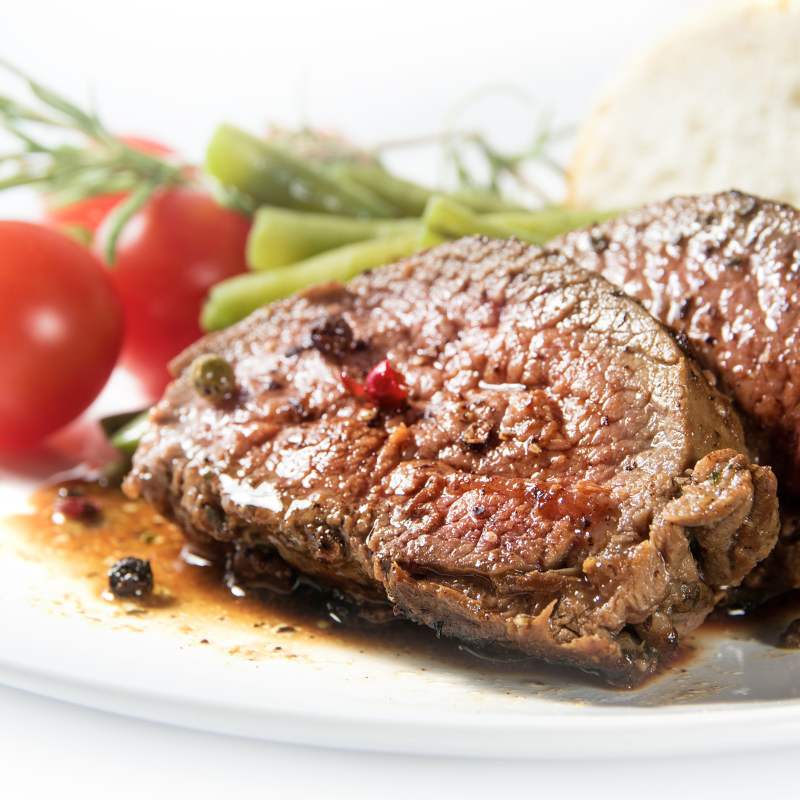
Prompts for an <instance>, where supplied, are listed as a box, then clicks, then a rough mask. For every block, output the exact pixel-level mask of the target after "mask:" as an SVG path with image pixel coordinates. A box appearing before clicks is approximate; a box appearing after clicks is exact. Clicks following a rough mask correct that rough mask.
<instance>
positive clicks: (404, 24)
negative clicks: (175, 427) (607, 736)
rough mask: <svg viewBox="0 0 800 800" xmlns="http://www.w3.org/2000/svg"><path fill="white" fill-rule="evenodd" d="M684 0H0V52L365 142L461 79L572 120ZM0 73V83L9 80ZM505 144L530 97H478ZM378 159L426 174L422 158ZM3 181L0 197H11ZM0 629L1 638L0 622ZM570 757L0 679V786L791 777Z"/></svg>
mask: <svg viewBox="0 0 800 800" xmlns="http://www.w3.org/2000/svg"><path fill="white" fill-rule="evenodd" d="M706 5H708V3H707V2H701V1H698V0H648V2H646V3H645V2H641V0H605V2H598V1H597V0H594V2H593V1H592V0H550V2H539V1H538V0H537V1H536V2H527V3H523V2H511V1H510V0H492V1H491V2H489V1H488V0H487V1H485V2H481V3H478V2H468V1H467V0H462V2H431V1H430V0H429V1H428V2H424V1H423V0H406V2H403V3H379V2H374V0H373V2H366V1H365V0H338V2H327V3H326V2H311V1H310V0H302V1H296V2H283V3H273V2H268V0H262V2H251V1H248V0H215V1H214V2H210V1H209V0H194V1H193V2H168V1H167V0H137V1H136V2H131V0H123V1H122V2H112V0H70V2H63V0H62V2H54V1H53V0H46V1H44V2H43V1H38V2H37V1H36V0H29V1H28V2H25V3H22V2H15V3H12V2H11V0H0V56H1V57H2V58H4V59H6V60H8V61H10V62H12V63H13V64H15V65H17V66H18V67H21V68H22V69H24V70H26V71H27V72H29V73H30V74H32V75H33V76H35V77H36V78H38V79H39V80H40V81H42V82H43V83H45V84H47V85H48V86H50V87H52V88H54V89H56V90H58V91H60V92H62V93H64V94H66V95H68V96H69V97H70V98H71V99H73V100H75V101H80V102H87V101H88V99H89V98H90V97H91V98H93V101H94V103H95V105H96V107H97V108H98V109H99V110H100V112H101V116H102V117H103V118H104V120H105V121H106V123H107V125H108V126H109V127H110V128H111V129H113V130H115V131H118V132H125V133H138V134H143V135H150V136H152V137H154V138H157V139H160V140H162V141H164V142H167V143H169V144H171V145H173V146H174V147H176V148H178V149H179V150H181V151H182V152H184V153H185V154H186V155H187V156H188V157H190V158H193V159H201V158H202V154H203V149H204V146H205V144H206V142H207V141H208V138H209V136H210V135H211V133H212V131H213V129H214V127H215V125H216V124H217V123H218V122H220V121H222V120H226V121H230V122H234V123H237V124H239V125H241V126H243V127H246V128H248V129H250V130H253V131H254V132H258V131H261V130H264V129H265V128H266V125H267V124H268V123H269V122H270V121H274V122H278V123H281V124H284V125H289V126H297V125H300V124H304V123H307V124H312V125H318V126H323V127H331V128H335V129H337V130H339V131H341V132H343V133H344V134H346V135H347V136H349V137H351V138H353V139H354V140H355V141H357V142H359V143H361V144H364V145H370V144H373V143H375V142H379V141H383V140H388V139H398V138H406V137H413V136H418V135H424V134H428V133H432V132H435V131H437V130H438V129H439V128H440V126H441V124H442V121H443V118H444V116H445V114H446V112H447V111H448V110H449V109H450V108H451V107H452V106H453V104H454V103H456V102H457V101H458V100H460V99H461V98H463V97H464V96H465V95H466V94H467V93H468V92H470V91H471V90H474V89H475V88H476V87H480V86H484V85H486V84H489V83H493V82H504V83H509V84H513V85H515V86H518V87H520V88H521V89H523V90H525V91H526V92H527V93H529V94H530V95H531V96H532V97H534V98H536V101H537V103H538V104H539V105H538V106H537V108H544V107H551V108H552V109H554V111H555V112H556V118H557V120H558V121H560V122H561V123H572V122H578V121H579V120H580V119H581V118H582V117H583V116H585V114H586V113H587V110H588V108H589V107H590V105H591V102H592V98H593V97H594V96H595V95H596V93H597V91H598V89H599V87H600V86H601V85H602V83H603V82H604V81H605V80H606V79H607V78H608V77H609V75H610V74H611V73H612V72H613V70H614V69H615V68H617V67H618V66H619V65H620V64H622V63H624V62H625V61H627V60H628V59H629V58H630V57H631V56H632V55H634V54H635V53H637V52H638V51H640V50H641V49H642V48H644V47H646V46H647V44H648V43H649V42H651V41H652V40H653V39H654V38H656V37H657V36H658V35H659V34H660V33H661V32H662V31H663V30H666V29H667V28H668V27H669V26H671V25H674V24H675V23H676V22H677V21H680V20H681V19H683V18H685V17H686V15H687V14H690V13H691V12H693V11H695V10H698V9H700V8H701V7H703V6H706ZM13 86H14V83H13V81H9V80H8V79H7V77H5V76H2V77H0V91H4V92H8V91H11V90H12V89H13ZM476 114H477V116H476V117H473V118H472V119H473V120H477V121H479V122H480V124H481V125H482V126H483V127H484V128H485V129H486V130H487V131H488V132H489V133H490V134H491V135H492V136H493V137H494V138H495V140H496V141H497V142H498V143H500V144H503V145H507V146H515V145H520V144H521V143H522V142H524V140H525V136H526V134H527V132H528V131H529V130H530V126H531V124H532V120H533V119H534V115H533V113H532V111H531V110H530V109H526V108H524V107H521V106H519V105H518V104H516V103H514V102H511V101H508V100H502V99H501V100H495V101H491V102H488V103H486V104H485V105H484V106H483V107H479V108H478V109H476ZM393 163H395V165H396V166H397V167H398V168H399V169H401V170H403V171H405V172H407V173H408V174H409V175H411V176H414V177H416V178H418V179H422V180H427V181H428V182H434V181H435V178H436V174H435V172H434V167H433V160H432V158H431V157H430V156H428V155H426V154H422V153H405V154H402V155H397V156H396V157H395V158H394V162H393ZM30 209H31V204H30V202H29V200H28V199H27V198H26V197H25V196H24V195H20V194H19V193H13V194H9V195H7V196H6V197H5V198H2V199H0V213H2V214H3V216H7V217H8V216H27V215H29V214H30V213H31V210H30ZM0 647H2V642H0ZM657 756H658V753H653V757H654V760H652V761H638V762H636V763H631V762H626V761H625V760H624V757H625V754H624V753H620V760H619V761H618V762H613V763H608V762H597V763H595V762H590V761H586V760H581V761H580V762H578V763H576V762H575V761H574V760H572V754H570V753H568V752H565V753H564V758H565V759H567V761H565V762H563V763H560V762H550V763H543V762H528V763H519V762H498V761H480V760H471V761H463V762H462V761H459V760H457V759H425V758H414V757H400V756H383V755H374V754H373V755H367V754H362V753H354V752H349V753H348V752H341V751H335V750H319V749H314V748H304V747H299V746H288V745H281V744H268V743H263V742H255V741H249V740H243V739H235V738H232V737H222V736H217V735H212V734H205V733H198V732H193V731H188V730H183V729H179V728H171V727H168V726H163V725H157V724H153V723H146V722H141V721H136V720H131V719H127V718H123V717H117V716H114V715H112V714H106V713H102V712H98V711H90V710H87V709H82V708H79V707H76V706H71V705H68V704H65V703H61V702H58V701H55V700H49V699H45V698H41V697H37V696H34V695H30V694H26V693H24V692H20V691H17V690H13V689H9V688H5V687H0V796H2V797H8V798H13V799H14V800H17V798H21V799H22V800H27V798H43V797H51V796H53V797H61V798H72V797H76V798H77V797H81V798H94V797H113V798H120V799H121V800H124V799H125V798H134V797H136V798H162V797H175V796H178V797H197V798H203V797H224V796H255V797H278V796H281V797H300V798H305V797H313V798H339V797H341V798H345V797H347V798H355V797H367V796H370V797H372V796H379V797H382V798H395V797H409V796H410V797H414V798H427V797H434V796H436V797H452V796H456V794H464V793H468V796H476V795H480V794H483V795H490V794H491V795H492V796H495V797H496V796H501V795H505V794H508V795H509V796H513V795H518V794H520V793H522V792H524V796H526V797H545V796H547V797H564V798H571V797H594V798H605V797H612V796H613V797H618V796H620V795H627V794H630V793H635V794H637V795H638V794H641V793H646V794H647V795H649V796H652V797H655V798H659V797H666V796H675V795H680V796H681V797H684V798H693V797H701V796H704V797H705V796H709V797H726V798H737V797H749V796H753V795H758V796H760V795H763V794H764V793H765V791H768V792H769V793H771V794H778V793H779V792H780V791H781V789H783V790H787V789H790V788H794V787H796V785H797V782H796V777H795V776H796V770H795V768H794V766H793V764H794V763H796V762H797V758H798V756H800V752H797V751H792V752H790V751H783V752H773V753H754V754H752V755H750V756H744V757H743V756H736V757H733V756H732V757H715V758H706V759H683V760H680V761H677V760H662V761H659V760H657Z"/></svg>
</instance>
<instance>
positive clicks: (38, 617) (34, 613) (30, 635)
mask: <svg viewBox="0 0 800 800" xmlns="http://www.w3.org/2000/svg"><path fill="white" fill-rule="evenodd" d="M120 387H121V384H120V383H119V382H117V383H116V384H115V386H112V389H111V390H110V393H107V394H106V396H105V398H104V399H103V400H102V401H101V403H100V406H99V407H102V408H104V409H108V408H110V407H113V406H114V404H115V403H119V402H120V400H121V398H122V397H123V396H125V397H127V402H128V404H130V397H129V392H127V391H124V392H121V391H120ZM123 388H125V387H123ZM123 404H124V403H123ZM75 442H77V443H78V445H79V444H80V437H77V438H75V437H73V451H74V452H78V453H80V446H77V450H76V449H75V446H74V445H75ZM68 463H69V458H68V457H67V456H63V455H62V456H59V457H58V459H56V460H55V461H53V460H52V454H46V453H38V454H28V455H26V457H25V458H21V459H17V460H16V462H14V463H12V464H8V463H6V464H0V512H2V513H9V512H11V511H15V512H16V511H19V510H21V509H24V508H25V506H26V498H27V497H28V495H29V493H30V491H31V490H32V489H33V488H34V487H35V485H36V484H37V482H39V481H40V480H41V479H42V478H44V477H45V476H46V475H47V474H48V473H49V472H50V471H52V470H54V469H55V468H56V467H59V468H63V467H64V466H66V465H68ZM16 542H17V540H16V539H15V536H14V534H12V532H11V530H10V529H9V528H8V526H5V527H3V526H0V681H2V682H4V683H6V684H8V685H9V686H13V687H17V688H21V689H27V690H29V691H33V692H37V693H41V694H44V695H47V696H51V697H55V698H59V699H62V700H68V701H71V702H74V703H79V704H81V705H86V706H90V707H93V708H98V709H104V710H108V711H114V712H118V713H121V714H126V715H130V716H134V717H140V718H143V719H149V720H155V721H160V722H167V723H173V724H177V725H183V726H187V727H191V728H197V729H202V730H207V731H214V732H219V733H227V734H236V735H241V736H250V737H256V738H263V739H270V740H275V741H283V742H290V743H305V744H317V745H328V746H337V747H348V748H359V749H366V750H377V751H384V752H396V753H398V752H399V753H420V754H428V755H469V756H492V757H510V756H516V757H537V758H546V757H554V758H557V757H559V756H562V757H563V756H564V755H565V754H566V753H569V754H571V756H573V757H574V756H575V755H580V756H581V757H585V758H586V757H589V758H591V757H603V756H616V757H620V756H626V757H633V756H638V755H652V754H654V753H658V754H659V755H664V756H667V755H673V756H679V755H690V754H695V755H696V754H711V753H730V752H731V751H735V750H741V751H746V750H751V751H752V750H756V749H760V748H769V747H773V746H780V745H782V746H789V745H792V744H797V743H800V652H797V651H786V650H778V649H776V648H774V647H773V646H772V644H771V642H774V641H775V639H776V637H777V633H778V630H779V627H778V626H779V624H780V623H776V625H775V626H773V627H772V628H768V629H767V630H765V631H763V632H760V633H759V635H758V636H754V635H753V634H752V633H746V632H741V633H739V634H738V635H736V636H734V635H731V634H723V633H713V634H712V633H702V632H701V634H700V635H698V636H696V637H694V638H693V640H692V642H691V645H692V646H693V647H695V648H696V650H697V652H696V654H695V656H694V657H693V658H691V659H689V660H688V661H687V662H684V663H682V664H679V665H678V666H676V667H674V668H672V669H669V670H668V671H667V672H666V674H665V675H663V676H662V677H661V678H659V679H658V680H656V681H654V682H653V683H651V684H650V685H648V686H646V687H645V688H643V689H640V690H637V691H634V692H622V691H615V690H610V689H605V688H601V687H600V686H599V684H597V683H596V682H591V681H586V680H583V679H581V677H580V675H578V674H575V673H572V672H567V671H558V670H553V669H550V668H547V667H545V666H542V665H540V664H538V663H537V662H533V661H528V662H525V663H524V664H520V665H518V668H515V669H514V671H512V672H509V671H508V670H502V669H498V668H496V667H495V666H494V665H491V664H486V663H484V662H481V661H479V660H477V659H475V661H474V664H473V663H471V662H466V663H464V662H461V661H455V660H454V659H453V658H452V652H453V649H454V646H453V645H452V644H450V643H445V642H442V643H441V647H442V657H441V658H438V657H437V655H436V651H434V655H433V656H432V655H431V651H430V650H426V651H425V652H422V651H415V650H414V649H413V648H411V649H409V650H404V649H403V648H395V649H389V650H385V651H380V650H377V649H369V648H366V649H364V650H363V651H362V650H361V649H360V648H358V647H353V646H348V645H345V644H342V643H340V642H335V641H334V642H333V643H332V642H331V641H330V640H326V641H323V640H322V639H320V638H315V639H313V640H309V639H308V638H300V639H293V638H292V637H287V636H286V635H285V634H282V633H280V632H277V631H276V630H265V629H259V630H253V629H252V627H250V628H248V629H241V630H236V629H233V630H231V629H230V627H228V628H227V629H226V630H225V631H224V632H223V631H222V629H221V628H220V629H219V630H217V631H216V632H215V633H213V634H211V635H210V637H209V638H211V639H212V640H214V641H213V642H212V645H213V646H211V647H207V646H201V645H200V644H198V642H199V634H197V633H196V632H195V631H193V630H192V629H191V626H184V627H189V628H190V629H189V630H182V629H181V628H180V627H179V626H177V624H176V625H173V626H172V627H171V628H170V627H169V626H166V627H165V626H163V625H162V626H159V625H157V624H156V625H149V624H148V622H147V620H144V619H142V618H140V617H138V616H136V615H130V616H129V615H126V614H125V613H124V612H123V611H120V609H119V608H118V607H114V608H111V607H110V606H109V604H107V603H104V601H103V600H101V599H100V598H98V597H96V596H93V595H91V594H87V589H86V587H85V586H81V585H80V584H79V583H76V582H75V581H74V580H72V579H66V578H64V577H63V576H60V575H59V574H57V573H54V572H53V569H52V565H51V564H48V562H47V559H42V560H38V559H36V558H33V559H31V558H27V559H21V558H20V557H19V550H18V548H17V546H16ZM217 634H219V635H217ZM431 636H433V633H431ZM276 648H278V649H276Z"/></svg>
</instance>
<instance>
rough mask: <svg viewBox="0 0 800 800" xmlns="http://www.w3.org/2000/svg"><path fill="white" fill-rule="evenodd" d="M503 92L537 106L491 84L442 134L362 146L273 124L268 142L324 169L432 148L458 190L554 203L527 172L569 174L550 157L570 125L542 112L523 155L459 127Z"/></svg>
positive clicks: (462, 105) (457, 111)
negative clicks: (510, 192)
mask: <svg viewBox="0 0 800 800" xmlns="http://www.w3.org/2000/svg"><path fill="white" fill-rule="evenodd" d="M501 93H504V94H509V95H511V96H514V97H516V98H517V99H519V100H521V101H522V102H523V103H525V104H527V105H533V99H532V98H531V97H530V96H528V95H527V94H526V93H525V92H523V91H522V90H520V89H519V88H518V87H515V86H510V85H507V84H490V85H487V86H484V87H481V88H480V89H477V90H476V91H474V92H471V93H470V94H469V95H467V96H466V97H465V98H464V99H463V100H462V101H461V102H459V103H457V104H456V105H455V106H454V107H453V108H452V109H451V110H450V112H449V113H448V114H447V115H446V116H445V120H444V130H443V131H441V132H439V133H435V134H431V135H424V136H418V137H414V138H412V139H397V140H390V141H385V142H382V143H379V144H377V145H375V146H373V147H369V148H362V147H359V146H358V145H356V144H354V143H353V142H351V141H349V140H347V139H345V138H343V137H341V136H339V135H337V134H335V133H331V132H329V131H324V132H321V131H318V130H315V129H314V128H312V127H310V126H304V127H302V128H300V129H298V130H291V129H288V128H283V127H279V126H275V125H273V126H271V128H270V132H269V138H270V139H271V140H273V141H275V142H277V143H278V144H280V145H282V146H284V147H286V148H287V149H288V150H290V151H291V152H292V153H293V154H294V155H296V156H298V157H300V158H303V159H308V160H310V161H314V162H316V163H319V164H321V165H324V166H327V165H331V164H335V163H336V162H342V161H345V162H350V163H360V164H376V163H380V159H381V157H382V156H383V155H384V154H386V153H388V152H389V151H391V150H398V149H404V148H410V147H424V146H430V145H434V146H438V147H439V148H440V151H441V157H440V160H441V170H440V171H441V173H442V176H443V181H442V182H443V183H450V182H452V181H453V180H454V182H455V186H454V187H453V188H455V189H458V190H467V191H475V192H482V193H487V194H491V195H496V196H497V197H502V196H503V195H504V189H505V188H506V187H508V186H509V185H511V186H516V187H517V189H518V190H520V191H521V192H528V193H531V194H533V195H534V196H536V197H537V198H538V199H539V200H541V201H543V202H545V203H547V202H550V198H549V197H548V196H547V194H546V192H545V191H544V189H543V188H542V187H541V186H539V185H538V184H537V183H536V182H534V181H533V180H532V179H531V178H530V177H529V175H528V172H529V170H530V168H531V167H533V166H539V167H544V168H545V169H546V170H547V171H549V172H551V173H553V174H554V175H556V176H558V177H563V176H564V174H565V170H564V168H563V167H562V166H561V164H560V163H559V162H558V160H557V159H556V158H555V157H554V156H553V155H552V150H553V148H554V147H555V146H556V145H557V144H558V143H559V142H561V141H564V140H565V139H567V138H568V137H569V136H571V135H572V134H573V128H572V127H571V126H569V127H567V126H565V127H560V128H556V127H555V126H554V124H553V118H552V117H553V115H552V113H551V112H550V111H548V110H545V111H543V112H541V113H540V114H539V118H538V120H537V122H536V126H535V128H534V130H533V132H532V135H531V137H530V139H529V144H528V145H527V146H526V147H524V148H523V149H522V150H521V151H519V152H513V153H504V152H502V151H500V150H498V149H497V148H496V147H495V146H494V145H493V144H492V143H491V142H490V140H489V138H488V137H487V136H486V135H485V134H483V133H481V132H480V131H476V130H472V129H468V128H463V127H459V126H458V125H457V124H456V123H457V122H458V119H459V118H460V117H462V116H463V115H464V114H465V113H466V112H467V111H469V110H470V109H471V108H472V107H473V106H474V105H475V104H476V103H478V102H479V101H481V100H483V99H484V98H486V97H490V96H493V95H497V94H501Z"/></svg>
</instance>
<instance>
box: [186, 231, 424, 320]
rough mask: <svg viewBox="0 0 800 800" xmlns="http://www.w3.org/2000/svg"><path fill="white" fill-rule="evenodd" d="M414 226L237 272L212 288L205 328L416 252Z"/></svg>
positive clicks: (207, 303) (416, 233)
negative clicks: (294, 261)
mask: <svg viewBox="0 0 800 800" xmlns="http://www.w3.org/2000/svg"><path fill="white" fill-rule="evenodd" d="M417 235H418V232H417V230H411V231H404V232H402V233H396V234H394V235H393V236H387V237H384V238H380V239H368V240H367V241H364V242H356V243H354V244H348V245H345V246H344V247H338V248H336V249H335V250H329V251H328V252H327V253H321V254H320V255H317V256H313V257H312V258H308V259H306V260H305V261H300V262H299V263H297V264H293V265H291V266H288V267H281V268H280V269H273V270H269V271H266V272H264V271H262V272H249V273H247V274H245V275H237V276H236V277H235V278H229V279H228V280H226V281H222V283H218V284H217V285H216V286H214V287H213V288H212V289H211V292H210V294H209V296H208V299H207V300H206V303H205V306H204V307H203V312H202V314H201V316H200V325H201V327H202V328H203V329H204V330H207V331H211V330H218V329H219V328H225V327H227V326H228V325H232V324H233V323H234V322H238V321H239V320H240V319H243V318H244V317H246V316H247V315H248V314H250V313H251V312H253V311H255V310H256V309H257V308H259V307H260V306H262V305H265V304H266V303H272V302H273V301H275V300H280V299H281V298H283V297H286V296H288V295H290V294H292V293H293V292H296V291H298V290H299V289H302V288H303V287H305V286H309V285H311V284H314V283H320V282H322V281H326V280H334V281H342V282H344V281H348V280H350V279H351V278H354V277H355V276H356V275H358V274H359V273H360V272H364V271H365V270H368V269H372V268H373V267H379V266H381V265H382V264H389V263H391V262H392V261H396V260H397V259H399V258H402V257H404V256H407V255H410V254H411V253H413V252H414V250H415V246H416V240H417Z"/></svg>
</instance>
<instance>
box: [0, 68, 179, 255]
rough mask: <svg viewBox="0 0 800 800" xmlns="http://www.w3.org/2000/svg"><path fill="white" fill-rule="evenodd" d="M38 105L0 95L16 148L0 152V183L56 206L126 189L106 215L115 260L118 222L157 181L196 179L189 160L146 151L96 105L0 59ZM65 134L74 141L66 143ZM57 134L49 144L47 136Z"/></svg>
mask: <svg viewBox="0 0 800 800" xmlns="http://www.w3.org/2000/svg"><path fill="white" fill-rule="evenodd" d="M0 67H2V68H3V69H5V70H6V71H8V72H10V73H12V74H14V75H16V76H17V77H18V78H19V79H20V80H21V81H22V82H23V84H25V85H26V86H27V88H28V90H29V91H30V92H31V94H32V95H33V96H34V98H35V99H36V100H37V101H38V106H39V107H29V106H27V105H23V104H22V103H20V102H18V101H17V100H15V99H13V98H11V97H6V96H4V95H0V125H2V127H3V128H4V129H5V130H6V131H7V132H8V133H9V134H11V136H12V137H13V138H14V139H15V140H16V142H17V145H18V146H19V149H18V150H17V151H16V152H12V153H8V154H6V155H3V156H0V190H2V189H9V188H12V187H16V186H33V187H34V188H36V189H37V190H39V191H41V192H44V193H47V194H48V195H49V200H50V202H51V203H52V204H53V205H54V206H60V205H69V204H71V203H75V202H77V201H80V200H83V199H85V198H87V197H92V196H94V195H98V194H106V193H109V192H131V194H130V196H129V197H128V199H127V200H126V201H125V202H124V203H122V204H121V205H119V206H118V207H117V208H116V209H114V211H113V212H112V213H111V215H110V218H109V222H108V225H109V230H108V240H107V246H106V253H105V256H106V260H107V262H108V264H110V265H112V264H113V263H114V260H115V246H116V242H117V240H118V238H119V234H120V232H121V231H122V228H123V227H124V226H125V224H126V223H127V222H128V220H129V219H130V218H131V217H132V216H133V215H134V214H135V213H136V212H137V211H138V210H139V209H140V208H141V207H142V206H143V205H144V204H145V203H146V202H147V200H148V199H149V198H150V196H151V195H152V194H153V192H154V191H155V190H156V189H157V188H159V187H162V186H178V185H182V184H188V183H192V182H193V180H194V179H193V177H192V170H191V166H190V165H188V164H186V163H183V162H181V161H178V160H177V159H172V158H167V157H163V156H156V155H152V154H149V153H143V152H141V151H140V150H137V149H135V148H133V147H131V146H129V145H128V144H126V143H125V142H124V141H122V140H121V139H119V138H118V137H117V136H114V135H113V134H112V133H111V132H110V131H109V130H108V129H107V128H106V127H105V125H104V124H103V123H102V122H101V120H100V118H99V117H98V115H97V114H96V113H95V112H94V111H89V112H86V111H83V110H82V109H80V108H78V107H77V106H76V105H74V104H73V103H70V102H69V101H68V100H66V99H65V98H63V97H61V96H60V95H58V94H57V93H55V92H53V91H51V90H50V89H47V88H46V87H44V86H42V85H41V84H40V83H38V82H37V81H35V80H33V79H32V78H30V77H29V76H27V75H26V74H25V73H23V72H22V71H20V70H19V69H17V68H16V67H14V66H12V65H11V64H8V63H7V62H6V61H4V60H2V59H0ZM70 138H71V139H72V140H73V141H76V140H77V141H76V143H75V144H72V143H70V141H69V140H70ZM54 140H56V141H59V143H58V144H56V145H53V144H51V143H50V142H51V141H54Z"/></svg>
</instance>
